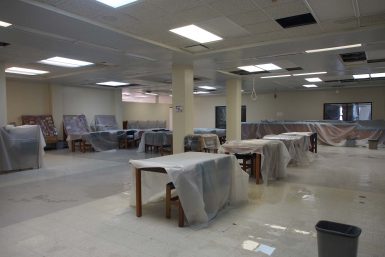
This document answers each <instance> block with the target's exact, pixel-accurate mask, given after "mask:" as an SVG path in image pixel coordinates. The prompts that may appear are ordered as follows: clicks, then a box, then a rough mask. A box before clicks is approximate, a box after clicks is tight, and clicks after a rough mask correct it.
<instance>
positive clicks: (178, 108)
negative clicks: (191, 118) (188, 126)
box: [175, 105, 183, 112]
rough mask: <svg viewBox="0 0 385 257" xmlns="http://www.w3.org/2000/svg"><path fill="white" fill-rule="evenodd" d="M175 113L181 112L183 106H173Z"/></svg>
mask: <svg viewBox="0 0 385 257" xmlns="http://www.w3.org/2000/svg"><path fill="white" fill-rule="evenodd" d="M175 111H176V112H183V106H182V105H176V106H175Z"/></svg>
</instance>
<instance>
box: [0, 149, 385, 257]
mask: <svg viewBox="0 0 385 257" xmlns="http://www.w3.org/2000/svg"><path fill="white" fill-rule="evenodd" d="M153 156H156V154H150V155H145V154H138V153H136V152H135V150H117V151H108V152H99V153H85V154H83V153H69V152H68V151H66V150H60V151H47V153H46V155H45V157H44V158H45V168H43V169H40V170H29V171H22V172H16V173H8V174H3V175H0V249H1V251H0V256H1V257H7V256H12V257H14V256H18V257H23V256H50V257H54V256H77V257H83V256H92V257H97V256H104V257H106V256H107V257H120V256H122V257H123V256H129V257H135V256H141V257H142V256H146V257H162V256H173V257H174V256H175V257H176V256H186V257H187V256H188V257H194V256H203V257H205V256H224V257H227V256H228V257H230V256H231V257H233V256H234V257H235V256H277V257H278V256H279V257H311V256H314V257H315V256H317V239H316V231H315V228H314V226H315V224H316V223H317V222H318V221H319V220H332V221H337V222H341V223H347V224H352V225H356V226H359V227H360V228H361V229H362V231H363V232H362V234H361V236H360V240H359V249H358V256H359V257H380V256H381V257H383V256H385V247H384V246H383V242H384V241H385V226H384V225H383V224H384V221H385V168H384V167H385V149H379V150H369V149H367V148H362V147H359V148H358V147H357V148H352V147H326V146H320V147H319V153H318V154H317V155H316V156H315V158H314V161H313V162H312V163H311V164H310V165H309V166H305V167H289V168H288V176H287V178H286V179H282V180H279V181H271V182H270V183H269V185H268V186H264V185H255V182H254V180H253V179H251V180H250V184H249V201H248V203H247V204H245V205H242V206H237V207H236V208H228V209H226V210H224V211H223V212H222V213H221V214H220V215H219V216H218V217H216V218H215V219H214V220H213V221H212V222H211V223H210V224H209V226H208V227H207V228H204V229H200V230H193V229H191V228H189V227H185V228H178V226H177V213H176V212H175V210H173V213H172V214H173V215H172V219H171V220H167V219H165V218H164V206H163V203H159V204H152V205H151V206H148V207H145V208H144V209H143V217H142V218H136V216H135V212H134V209H132V208H131V207H129V199H130V196H129V186H130V181H129V176H128V160H129V159H142V158H146V157H153Z"/></svg>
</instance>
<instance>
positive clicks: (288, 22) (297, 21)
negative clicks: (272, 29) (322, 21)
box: [275, 13, 317, 29]
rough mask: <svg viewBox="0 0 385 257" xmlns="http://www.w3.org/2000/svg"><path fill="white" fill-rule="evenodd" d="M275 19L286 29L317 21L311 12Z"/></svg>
mask: <svg viewBox="0 0 385 257" xmlns="http://www.w3.org/2000/svg"><path fill="white" fill-rule="evenodd" d="M275 21H276V22H278V24H279V25H281V27H282V28H284V29H288V28H293V27H299V26H306V25H310V24H314V23H317V21H316V20H315V19H314V17H313V15H312V14H311V13H304V14H300V15H294V16H289V17H285V18H280V19H276V20H275Z"/></svg>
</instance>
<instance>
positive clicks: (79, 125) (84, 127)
mask: <svg viewBox="0 0 385 257" xmlns="http://www.w3.org/2000/svg"><path fill="white" fill-rule="evenodd" d="M63 126H64V134H65V135H66V136H67V138H66V140H67V142H68V146H69V147H70V149H71V151H72V152H75V149H76V148H77V147H78V148H79V150H80V151H81V152H85V151H86V150H91V146H90V144H89V143H87V142H86V140H85V139H84V138H83V136H87V135H89V134H90V129H89V127H88V122H87V118H86V116H85V115H84V114H80V115H63Z"/></svg>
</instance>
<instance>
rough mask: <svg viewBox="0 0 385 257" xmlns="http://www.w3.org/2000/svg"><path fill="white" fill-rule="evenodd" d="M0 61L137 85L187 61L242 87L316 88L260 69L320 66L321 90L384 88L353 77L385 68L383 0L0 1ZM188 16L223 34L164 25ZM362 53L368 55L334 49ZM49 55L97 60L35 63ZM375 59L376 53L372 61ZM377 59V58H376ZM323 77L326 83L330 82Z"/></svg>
mask: <svg viewBox="0 0 385 257" xmlns="http://www.w3.org/2000/svg"><path fill="white" fill-rule="evenodd" d="M306 13H308V14H310V15H312V17H314V20H315V21H316V23H314V24H309V25H304V26H298V27H291V28H286V29H285V28H283V27H281V26H280V25H279V24H278V23H277V21H276V20H277V19H281V18H286V17H290V16H295V15H301V14H306ZM0 20H2V21H6V22H9V23H12V24H13V25H12V26H10V27H8V28H1V27H0V42H5V43H9V44H10V45H8V46H4V47H0V62H2V63H4V64H5V67H6V68H7V67H12V66H18V67H26V68H32V69H42V70H48V71H50V73H49V74H46V75H42V76H34V77H33V78H31V77H28V78H26V77H25V76H21V75H20V76H18V75H15V74H12V75H11V74H7V77H18V78H23V79H33V80H41V81H45V82H49V83H54V84H61V85H68V86H95V84H96V83H97V82H102V81H111V80H113V81H124V82H129V83H132V84H134V86H132V88H135V89H138V90H153V91H156V90H158V91H159V92H166V93H165V94H168V93H167V92H168V90H169V89H170V87H171V84H170V81H171V67H172V65H173V64H178V63H183V64H186V63H187V64H191V65H193V67H194V77H196V78H199V79H196V81H195V84H196V85H197V86H198V85H208V86H215V87H217V88H218V92H217V93H221V92H223V89H224V85H225V81H226V80H227V79H229V78H240V79H242V81H243V88H244V90H245V91H249V90H251V88H252V84H253V83H252V81H253V78H254V81H255V88H256V91H257V92H276V91H290V90H314V89H305V88H303V87H302V85H303V84H306V83H307V82H306V81H305V80H304V77H303V76H298V77H282V78H271V79H261V78H260V77H262V76H274V75H285V74H294V73H306V72H317V71H326V72H327V74H322V75H317V77H320V78H321V79H322V80H323V82H320V83H318V84H317V85H318V86H319V87H318V89H319V88H321V89H322V88H334V87H368V86H384V85H385V83H384V82H385V80H381V79H379V80H366V81H354V80H351V79H352V78H353V77H352V75H353V74H362V73H377V72H385V60H384V59H385V1H383V0H339V1H335V0H323V1H319V0H139V1H137V2H135V3H133V4H130V5H128V6H124V7H120V8H116V9H114V8H110V7H108V6H106V5H104V4H101V3H99V2H97V1H95V0H82V1H79V0H1V1H0ZM190 24H195V25H197V26H200V27H201V28H204V29H206V30H208V31H210V32H212V33H214V34H217V35H218V36H220V37H222V38H223V40H221V41H216V42H211V43H206V44H203V45H199V44H198V43H196V42H194V41H191V40H189V39H186V38H182V37H180V36H178V35H176V34H173V33H171V32H169V30H170V29H173V28H176V27H181V26H185V25H190ZM358 43H361V44H362V47H358V48H353V49H344V50H337V51H330V52H321V53H313V54H306V53H305V50H309V49H317V48H325V47H333V46H340V45H349V44H358ZM355 52H364V55H365V56H366V59H367V60H366V61H365V60H364V61H360V62H350V63H348V62H344V60H343V58H341V55H343V54H349V53H355ZM53 56H63V57H68V58H75V59H79V60H84V61H89V62H93V63H95V65H92V66H88V67H84V68H79V69H68V68H60V67H54V66H47V65H44V64H40V63H37V62H38V61H39V60H42V59H46V58H50V57H53ZM373 60H377V61H373ZM381 60H382V61H381ZM263 63H274V64H276V65H278V66H280V67H282V68H283V69H282V70H276V71H271V72H269V73H267V74H266V73H263V74H247V75H236V74H234V73H232V72H233V71H237V70H239V69H237V67H239V66H245V65H256V64H263ZM327 81H329V82H327Z"/></svg>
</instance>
